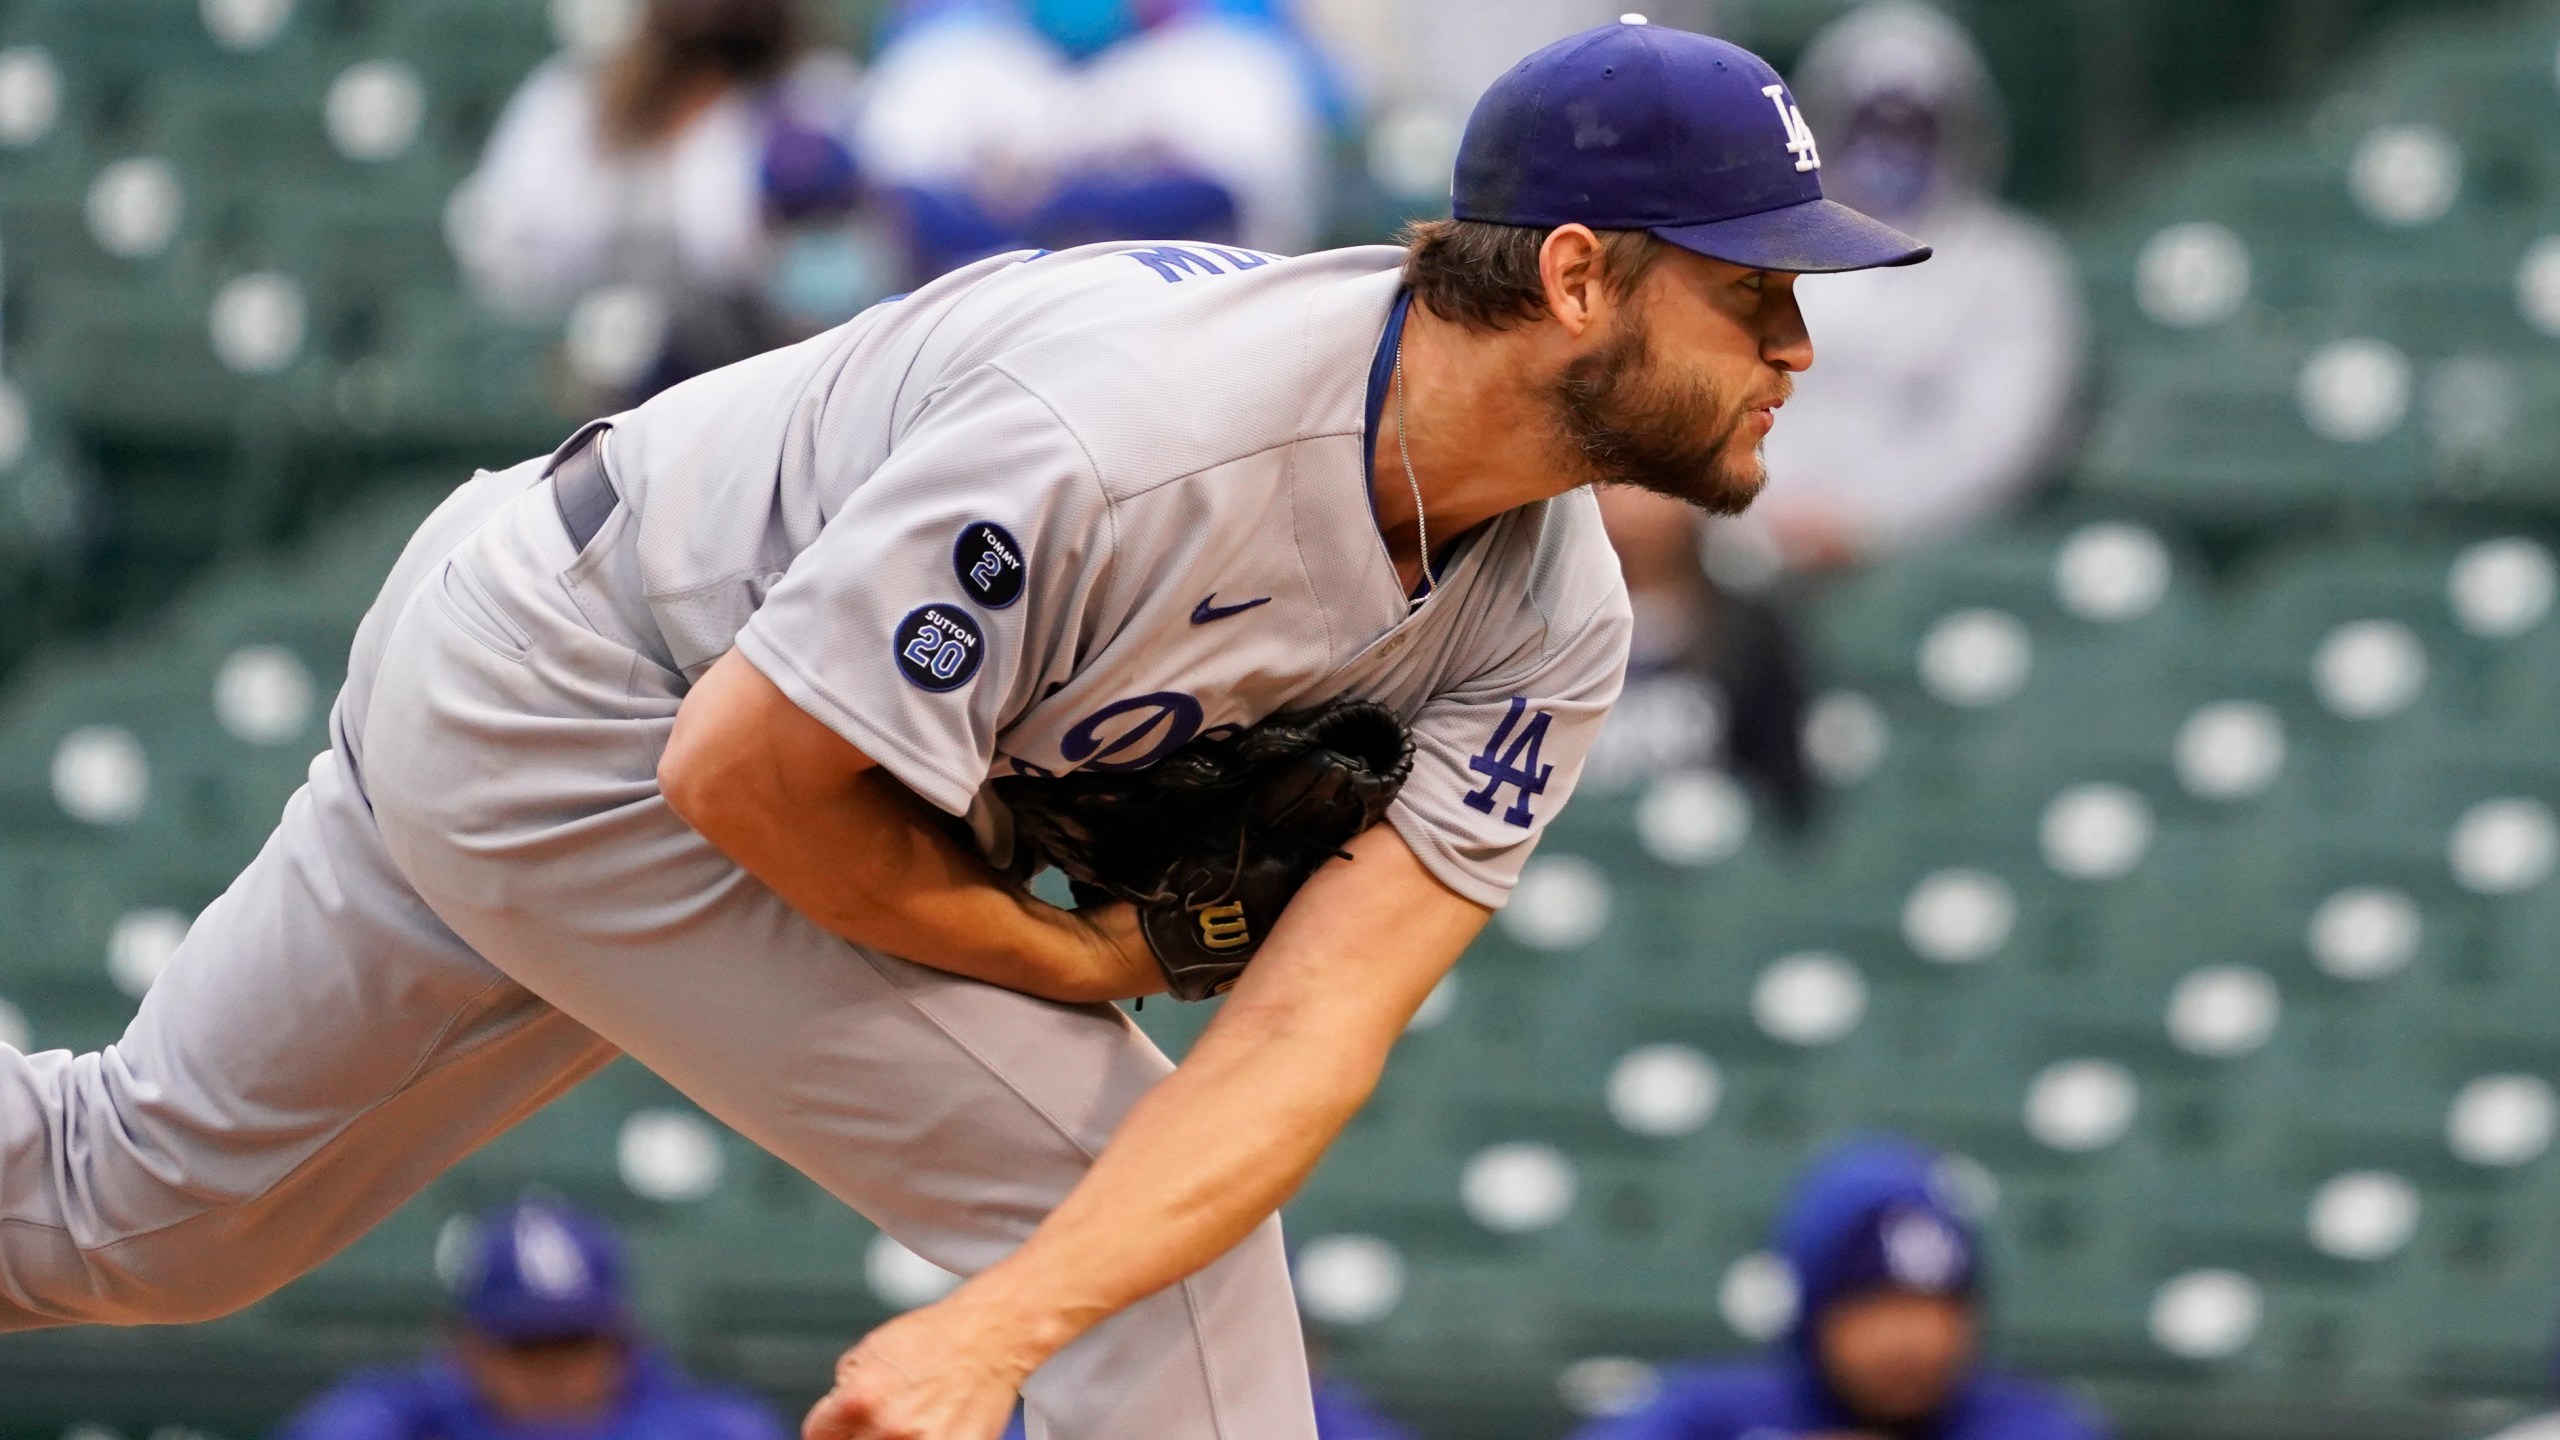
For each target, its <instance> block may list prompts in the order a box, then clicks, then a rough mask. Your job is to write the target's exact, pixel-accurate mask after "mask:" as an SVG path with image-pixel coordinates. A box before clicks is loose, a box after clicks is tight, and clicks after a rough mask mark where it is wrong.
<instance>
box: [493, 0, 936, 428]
mask: <svg viewBox="0 0 2560 1440" xmlns="http://www.w3.org/2000/svg"><path fill="white" fill-rule="evenodd" d="M638 13H639V19H638V23H637V24H636V26H635V27H634V28H633V30H632V31H631V32H630V33H629V35H628V36H626V37H625V38H624V39H623V40H622V41H621V42H620V43H619V44H618V45H616V46H614V47H613V48H611V49H609V50H607V51H605V52H603V53H601V54H598V55H595V56H591V57H590V56H582V55H579V54H576V53H569V54H563V55H560V56H558V57H555V58H553V59H552V60H550V61H548V62H546V63H545V64H544V65H543V66H542V67H541V68H540V69H538V70H536V71H535V72H534V73H533V75H532V76H531V78H529V79H527V80H526V81H525V83H524V84H523V86H521V87H520V88H519V89H518V90H517V92H516V94H515V96H514V97H513V98H512V99H511V100H509V101H508V103H507V107H506V110H505V112H504V113H503V114H502V115H501V116H500V117H499V120H498V124H497V127H496V129H495V131H494V132H493V133H492V134H491V136H490V139H489V144H488V148H487V150H486V152H485V153H484V154H483V156H482V158H481V163H480V168H479V170H478V172H477V173H476V174H475V175H474V176H473V177H472V179H471V180H470V182H469V186H468V189H467V190H466V192H465V194H466V195H467V197H468V199H467V201H466V202H465V203H464V204H463V206H462V207H461V209H460V210H459V211H458V212H457V224H456V226H455V231H456V241H457V250H458V252H459V254H460V258H461V259H462V261H463V263H464V267H465V269H466V270H467V271H468V273H469V274H470V276H471V278H472V280H473V282H474V287H475V288H476V289H477V290H478V291H479V293H480V294H481V296H482V297H483V298H484V299H485V300H487V301H488V302H490V303H491V304H493V305H496V306H497V307H499V308H500V309H503V310H506V311H509V312H513V313H518V314H526V315H548V314H558V313H564V312H567V311H568V310H570V308H571V307H572V306H574V305H575V304H576V303H577V302H579V301H580V300H581V299H583V298H585V297H587V296H589V295H591V294H594V293H596V292H598V291H599V290H603V289H606V288H608V287H614V288H623V289H629V290H633V291H637V292H639V293H642V294H645V295H647V296H650V297H653V298H654V299H655V301H656V302H657V306H658V313H659V314H660V316H661V318H662V321H663V324H662V326H661V327H659V328H660V329H661V330H662V333H663V336H664V339H663V344H662V345H661V346H660V347H659V354H658V357H657V362H656V363H655V364H651V365H634V366H632V367H630V368H631V369H633V370H634V371H636V372H637V373H635V374H633V375H631V376H629V377H628V378H627V381H626V382H625V383H618V384H613V383H609V384H607V385H606V388H608V389H625V390H628V391H631V392H633V393H634V394H646V393H648V392H650V391H653V390H655V389H658V388H662V387H663V386H665V385H667V384H671V383H673V382H674V381H675V380H678V379H682V378H684V377H686V376H687V375H690V374H694V373H697V372H699V371H701V370H705V369H710V368H712V367H714V366H718V365H722V364H726V363H728V362H729V361H732V360H736V359H740V358H743V357H744V356H746V355H750V354H753V353H755V352H757V351H759V350H763V349H766V348H769V347H771V346H773V345H776V344H780V343H784V342H786V341H789V340H794V339H799V338H802V337H804V336H806V335H808V334H813V333H815V332H816V331H817V330H819V329H822V328H824V327H826V326H828V325H832V324H834V323H837V322H838V321H841V320H844V319H847V318H849V317H850V316H852V315H853V314H854V313H855V312H857V311H859V310H860V309H861V308H863V307H864V306H865V305H868V304H869V303H870V302H871V301H872V300H874V299H877V298H878V297H879V295H881V294H883V293H886V290H887V289H888V288H891V285H890V282H893V281H895V280H896V279H897V278H898V277H897V276H896V275H895V274H894V273H892V272H891V269H890V267H889V265H888V264H887V263H886V254H885V250H884V247H882V246H881V245H880V243H879V242H878V241H876V240H874V239H871V238H869V237H868V236H867V235H866V233H865V232H864V231H863V230H862V229H861V228H860V225H859V223H858V222H859V209H860V206H861V202H862V200H863V197H864V189H863V186H862V183H861V176H860V171H859V168H858V166H857V165H856V163H855V133H854V127H855V124H856V121H857V119H858V116H859V108H858V101H859V96H860V87H861V73H860V71H859V69H858V67H857V66H856V65H855V64H854V62H853V61H852V59H851V58H850V57H848V56H846V55H844V54H843V53H841V52H839V51H835V50H830V49H827V48H824V47H822V46H820V45H818V44H817V43H816V42H815V30H814V21H813V20H812V17H811V15H810V14H809V12H808V10H807V9H806V3H805V0H647V3H646V4H645V6H644V7H642V8H641V9H640V11H639V12H638ZM875 256H876V258H875ZM642 358H643V359H646V358H647V357H645V356H644V357H642ZM605 378H606V379H608V380H612V379H620V378H621V377H605Z"/></svg>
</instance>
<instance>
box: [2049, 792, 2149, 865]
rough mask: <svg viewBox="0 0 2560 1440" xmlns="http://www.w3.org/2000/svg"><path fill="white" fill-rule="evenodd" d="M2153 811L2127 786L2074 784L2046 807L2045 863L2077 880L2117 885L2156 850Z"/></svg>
mask: <svg viewBox="0 0 2560 1440" xmlns="http://www.w3.org/2000/svg"><path fill="white" fill-rule="evenodd" d="M2151 834H2152V820H2151V806H2150V804H2149V803H2148V802H2146V801H2145V800H2144V799H2143V798H2142V797H2141V796H2140V795H2138V794H2136V793H2134V792H2133V791H2132V790H2130V789H2127V788H2126V787H2124V786H2122V785H2114V784H2107V783H2103V782H2095V783H2090V784H2085V785H2074V786H2072V787H2071V788H2069V789H2067V790H2065V791H2063V792H2062V793H2061V794H2059V795H2056V796H2055V797H2053V800H2052V803H2050V804H2048V805H2046V806H2045V811H2044V820H2043V823H2042V825H2041V826H2040V828H2039V832H2038V840H2039V843H2040V844H2041V845H2042V847H2043V851H2044V861H2045V864H2046V865H2048V866H2050V867H2052V869H2053V871H2054V873H2055V874H2058V875H2062V876H2066V877H2068V878H2070V879H2074V880H2113V879H2115V878H2117V877H2118V876H2121V875H2124V874H2127V873H2129V872H2130V871H2131V870H2132V869H2133V867H2135V866H2136V865H2139V864H2141V863H2142V857H2143V856H2144V855H2145V854H2146V853H2148V852H2149V851H2150V849H2151Z"/></svg>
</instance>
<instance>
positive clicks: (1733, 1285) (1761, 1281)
mask: <svg viewBox="0 0 2560 1440" xmlns="http://www.w3.org/2000/svg"><path fill="white" fill-rule="evenodd" d="M1799 1293H1800V1292H1799V1288H1798V1286H1797V1284H1796V1273H1795V1271H1794V1269H1792V1268H1791V1267H1790V1266H1789V1265H1788V1264H1787V1262H1786V1261H1785V1260H1784V1259H1782V1258H1780V1257H1779V1256H1777V1255H1773V1254H1771V1253H1770V1252H1768V1251H1766V1250H1755V1251H1753V1252H1752V1253H1750V1254H1748V1255H1745V1256H1743V1257H1742V1258H1741V1259H1739V1260H1736V1261H1734V1262H1733V1263H1732V1264H1731V1265H1728V1266H1726V1267H1725V1272H1724V1279H1723V1280H1722V1281H1721V1282H1720V1283H1718V1284H1717V1286H1716V1310H1717V1312H1718V1313H1719V1314H1721V1315H1723V1316H1724V1323H1725V1324H1727V1325H1730V1326H1732V1327H1733V1333H1735V1334H1736V1335H1739V1336H1741V1337H1742V1338H1743V1339H1745V1340H1750V1341H1754V1342H1766V1341H1770V1340H1775V1339H1777V1338H1778V1337H1779V1336H1780V1335H1783V1334H1785V1333H1786V1331H1787V1327H1788V1326H1790V1325H1793V1324H1794V1323H1796V1304H1797V1300H1798V1296H1799Z"/></svg>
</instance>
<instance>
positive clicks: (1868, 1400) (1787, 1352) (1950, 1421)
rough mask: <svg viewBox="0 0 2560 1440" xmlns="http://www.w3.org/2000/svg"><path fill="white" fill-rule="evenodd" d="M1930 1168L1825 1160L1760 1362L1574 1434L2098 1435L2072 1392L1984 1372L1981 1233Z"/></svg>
mask: <svg viewBox="0 0 2560 1440" xmlns="http://www.w3.org/2000/svg"><path fill="white" fill-rule="evenodd" d="M1937 1172H1938V1162H1937V1157H1936V1156H1933V1155H1931V1154H1930V1153H1929V1152H1928V1151H1927V1150H1924V1149H1922V1148H1921V1147H1919V1146H1917V1145H1914V1144H1912V1143H1910V1142H1909V1141H1906V1140H1902V1139H1899V1138H1895V1137H1890V1136H1866V1137H1860V1138H1855V1139H1852V1140H1848V1141H1846V1142H1843V1143H1842V1144H1840V1145H1838V1146H1836V1147H1835V1148H1833V1149H1832V1150H1830V1151H1829V1152H1828V1153H1826V1154H1824V1155H1823V1156H1821V1157H1820V1158H1819V1159H1817V1160H1816V1161H1815V1162H1814V1164H1813V1166H1812V1167H1811V1168H1810V1169H1809V1170H1808V1171H1807V1172H1806V1173H1805V1174H1804V1176H1803V1177H1802V1178H1800V1179H1799V1180H1798V1181H1797V1183H1796V1188H1795V1193H1794V1194H1793V1196H1792V1197H1791V1198H1790V1199H1789V1201H1788V1204H1787V1209H1786V1211H1785V1213H1784V1214H1783V1215H1782V1216H1781V1217H1780V1219H1779V1222H1778V1225H1777V1236H1776V1239H1777V1245H1778V1249H1779V1251H1780V1253H1781V1254H1782V1255H1783V1256H1784V1257H1785V1259H1786V1262H1787V1265H1788V1267H1789V1269H1790V1270H1791V1271H1792V1272H1793V1274H1794V1277H1795V1281H1796V1288H1797V1296H1798V1299H1797V1307H1796V1318H1795V1321H1794V1323H1793V1325H1792V1326H1791V1327H1790V1328H1789V1330H1788V1332H1787V1334H1786V1335H1785V1336H1784V1337H1783V1338H1782V1339H1781V1340H1780V1341H1779V1342H1778V1343H1777V1344H1775V1345H1774V1346H1773V1347H1772V1348H1771V1350H1770V1351H1769V1353H1768V1354H1767V1355H1766V1356H1765V1357H1764V1358H1762V1359H1760V1360H1757V1361H1748V1362H1742V1363H1736V1364H1726V1365H1712V1366H1696V1367H1680V1368H1672V1369H1667V1370H1665V1371H1664V1372H1663V1375H1662V1384H1661V1389H1660V1391H1659V1393H1658V1394H1657V1395H1656V1396H1655V1397H1654V1399H1653V1400H1652V1401H1651V1402H1650V1403H1648V1404H1646V1405H1645V1406H1644V1407H1643V1408H1642V1409H1640V1410H1637V1411H1636V1412H1634V1413H1632V1414H1628V1415H1624V1416H1620V1417H1617V1418H1614V1419H1609V1420H1603V1421H1600V1422H1598V1423H1596V1424H1594V1425H1591V1426H1589V1427H1587V1428H1585V1429H1584V1430H1583V1431H1581V1432H1580V1434H1579V1435H1577V1436H1576V1437H1575V1440H1746V1437H1748V1440H1798V1437H1803V1440H1815V1437H1819V1440H2100V1437H2101V1436H2103V1435H2104V1434H2105V1431H2104V1430H2103V1429H2102V1428H2101V1427H2100V1425H2099V1424H2098V1423H2097V1422H2096V1421H2095V1420H2094V1419H2093V1418H2092V1417H2091V1416H2089V1415H2088V1414H2087V1413H2086V1412H2085V1411H2083V1410H2082V1409H2081V1408H2080V1407H2079V1406H2078V1405H2076V1404H2075V1403H2073V1402H2072V1401H2071V1400H2070V1399H2069V1398H2068V1397H2066V1396H2064V1395H2063V1394H2061V1393H2060V1392H2058V1391H2056V1390H2053V1389H2050V1388H2048V1387H2045V1386H2042V1385H2038V1384H2035V1383H2032V1382H2029V1381H2025V1380H2020V1379H2017V1378H2014V1377H2012V1376H2009V1375H2005V1374H2002V1373H2000V1372H1998V1371H1995V1370H1992V1369H1990V1368H1988V1367H1986V1366H1985V1365H1984V1364H1983V1362H1982V1360H1981V1357H1980V1354H1979V1350H1978V1346H1979V1340H1980V1332H1981V1327H1982V1297H1981V1292H1980V1283H1981V1278H1982V1273H1981V1263H1980V1251H1979V1246H1978V1237H1977V1236H1976V1235H1975V1233H1974V1229H1973V1226H1972V1224H1971V1223H1970V1222H1969V1221H1967V1220H1966V1219H1965V1218H1964V1215H1963V1212H1962V1211H1961V1209H1960V1208H1959V1207H1958V1206H1957V1205H1956V1204H1955V1203H1954V1200H1953V1197H1951V1196H1950V1195H1948V1194H1947V1193H1946V1191H1945V1188H1944V1187H1943V1185H1942V1184H1941V1183H1940V1182H1939V1180H1938V1177H1937Z"/></svg>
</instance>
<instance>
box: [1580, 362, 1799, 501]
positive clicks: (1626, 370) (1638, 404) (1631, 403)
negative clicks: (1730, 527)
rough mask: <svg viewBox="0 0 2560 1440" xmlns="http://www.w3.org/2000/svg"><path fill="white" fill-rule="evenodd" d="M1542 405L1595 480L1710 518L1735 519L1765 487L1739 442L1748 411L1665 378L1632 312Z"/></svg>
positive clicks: (1688, 382)
mask: <svg viewBox="0 0 2560 1440" xmlns="http://www.w3.org/2000/svg"><path fill="white" fill-rule="evenodd" d="M1780 381H1781V384H1782V386H1783V385H1784V382H1785V377H1783V376H1781V377H1780ZM1785 394H1786V392H1785V390H1784V389H1783V388H1782V389H1781V391H1780V392H1779V396H1778V398H1779V399H1780V400H1783V399H1784V398H1785ZM1550 400H1551V403H1552V404H1553V407H1554V410H1555V418H1556V425H1557V428H1558V429H1559V430H1560V431H1561V432H1562V434H1563V437H1564V441H1565V444H1566V446H1567V447H1568V448H1569V449H1570V450H1571V451H1572V453H1573V454H1574V455H1576V456H1577V457H1579V459H1580V460H1581V461H1582V463H1583V465H1584V466H1585V467H1586V468H1587V469H1588V470H1589V472H1590V475H1589V478H1590V479H1591V480H1592V481H1593V482H1595V483H1598V484H1603V485H1632V486H1635V487H1636V488H1638V489H1640V490H1650V491H1652V492H1653V493H1654V494H1656V495H1664V496H1668V497H1670V498H1671V499H1674V500H1679V501H1683V502H1686V503H1687V504H1690V505H1695V506H1697V507H1698V508H1699V509H1701V510H1704V511H1706V512H1707V513H1708V514H1710V515H1739V514H1741V513H1742V512H1743V511H1744V510H1746V509H1748V508H1749V507H1750V505H1751V502H1752V501H1753V500H1755V499H1758V498H1759V495H1760V491H1761V488H1762V487H1763V486H1765V485H1767V484H1768V483H1769V468H1768V466H1767V465H1766V464H1764V463H1762V461H1761V459H1760V449H1759V446H1758V445H1757V444H1756V443H1753V442H1751V441H1746V440H1745V439H1744V437H1743V427H1744V426H1746V425H1748V424H1750V423H1751V414H1752V411H1751V407H1749V406H1747V405H1745V404H1743V403H1741V402H1739V401H1735V400H1731V399H1728V398H1726V397H1725V396H1723V395H1721V394H1718V393H1717V391H1716V389H1715V387H1714V386H1712V385H1710V384H1708V383H1707V382H1706V381H1704V380H1702V379H1700V378H1698V377H1696V376H1694V375H1680V374H1675V373H1672V372H1671V371H1670V369H1669V367H1667V366H1665V365H1663V364H1661V363H1660V362H1659V361H1657V360H1656V359H1655V358H1654V355H1653V346H1652V333H1651V327H1649V326H1647V325H1646V324H1644V322H1643V320H1642V319H1641V318H1640V317H1637V316H1635V315H1629V316H1627V317H1626V318H1625V319H1623V320H1622V321H1620V323H1619V327H1618V333H1617V335H1616V336H1615V337H1614V338H1612V339H1611V340H1610V341H1609V343H1608V344H1607V345H1604V346H1602V347H1601V348H1600V349H1598V350H1595V351H1593V352H1591V353H1590V354H1588V355H1584V356H1582V357H1580V358H1578V359H1576V360H1574V361H1573V362H1572V363H1571V364H1569V365H1567V366H1566V367H1565V370H1564V373H1563V374H1562V375H1560V376H1558V377H1557V378H1556V382H1555V385H1554V387H1553V389H1552V392H1551V395H1550ZM1737 452H1739V458H1735V457H1736V454H1737Z"/></svg>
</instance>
